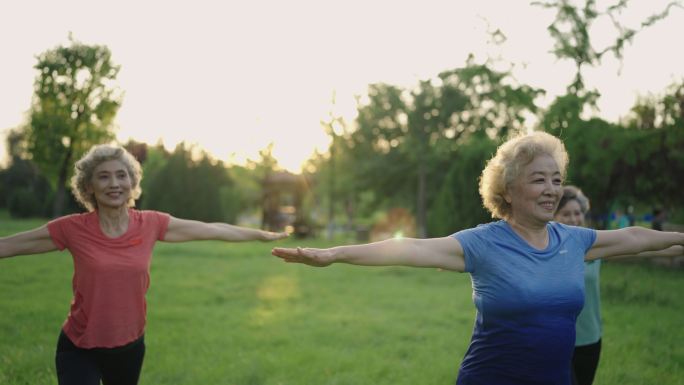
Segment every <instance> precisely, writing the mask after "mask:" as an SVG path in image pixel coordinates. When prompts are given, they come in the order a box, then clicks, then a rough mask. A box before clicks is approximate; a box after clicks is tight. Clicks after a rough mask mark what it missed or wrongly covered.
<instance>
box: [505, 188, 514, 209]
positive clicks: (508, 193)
mask: <svg viewBox="0 0 684 385" xmlns="http://www.w3.org/2000/svg"><path fill="white" fill-rule="evenodd" d="M503 199H504V200H505V201H506V203H508V204H509V205H510V204H511V201H512V200H513V199H512V198H511V188H510V186H506V188H505V189H504V192H503Z"/></svg>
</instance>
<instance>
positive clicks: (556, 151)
mask: <svg viewBox="0 0 684 385" xmlns="http://www.w3.org/2000/svg"><path fill="white" fill-rule="evenodd" d="M542 154H546V155H549V156H551V157H552V158H553V159H554V160H555V161H556V164H557V165H558V169H559V170H560V173H561V177H562V178H563V179H565V175H566V171H567V165H568V153H567V151H566V150H565V146H564V145H563V142H561V140H560V139H558V138H556V137H555V136H553V135H551V134H547V133H546V132H543V131H535V132H533V133H531V134H523V135H519V136H516V137H514V138H512V139H509V140H508V141H506V142H505V143H504V144H502V145H500V146H499V148H498V149H497V150H496V154H495V155H494V156H493V157H492V158H491V159H490V160H489V161H488V162H487V165H486V166H485V168H484V170H482V175H481V176H480V196H481V197H482V203H483V205H484V207H485V208H486V209H487V210H489V212H490V213H491V214H492V218H501V219H506V218H508V217H509V216H510V215H511V204H510V203H508V202H506V199H505V198H504V197H505V194H506V190H507V189H508V187H510V185H511V183H513V181H514V180H515V179H516V178H517V177H518V176H519V174H520V172H521V170H522V168H523V167H524V166H525V165H527V164H528V163H530V162H532V160H534V158H535V157H536V156H538V155H542Z"/></svg>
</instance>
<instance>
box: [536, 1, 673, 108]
mask: <svg viewBox="0 0 684 385" xmlns="http://www.w3.org/2000/svg"><path fill="white" fill-rule="evenodd" d="M532 4H533V5H538V6H541V7H543V8H548V9H553V10H555V11H556V18H555V19H554V21H553V23H551V25H549V26H548V31H549V33H550V34H551V37H552V38H553V39H554V40H555V44H554V48H553V51H552V52H553V53H554V55H556V57H558V58H559V59H561V60H572V61H573V62H574V64H575V79H574V80H573V82H572V83H571V84H570V85H569V86H568V92H569V93H573V94H576V95H580V94H582V92H583V91H584V90H585V89H586V86H585V84H584V78H583V76H582V68H583V67H584V66H590V67H595V66H599V65H600V64H601V60H602V59H603V56H604V55H605V54H607V53H612V54H613V55H614V56H615V57H616V58H618V59H622V57H623V53H624V49H625V45H627V44H629V43H631V42H632V40H633V39H634V37H635V36H636V35H637V34H638V33H639V31H641V30H643V29H644V28H647V27H650V26H652V25H654V24H655V23H656V22H658V21H659V20H662V19H664V18H665V17H667V16H668V15H669V13H670V10H671V9H672V8H674V7H680V8H681V7H682V3H681V1H679V0H676V1H672V2H670V3H669V4H668V5H667V6H666V7H665V9H664V10H663V11H661V12H659V13H654V14H652V15H651V16H649V17H647V18H645V19H644V20H643V21H642V22H641V23H640V25H639V26H638V27H629V26H627V25H625V24H624V23H623V22H621V21H620V18H619V14H620V13H621V12H622V11H624V10H625V9H626V8H627V7H628V5H629V0H619V1H617V2H616V3H615V4H613V5H611V6H609V7H606V8H605V9H600V8H599V6H597V4H596V0H585V1H584V2H580V3H579V4H578V2H576V1H572V0H553V1H534V2H532ZM600 18H608V19H610V21H611V22H612V25H613V27H614V39H613V40H612V41H611V42H610V43H608V44H606V45H605V46H603V47H596V46H595V44H594V42H593V41H592V35H591V33H590V30H591V27H592V26H593V25H594V23H595V22H597V21H598V20H599V19H600Z"/></svg>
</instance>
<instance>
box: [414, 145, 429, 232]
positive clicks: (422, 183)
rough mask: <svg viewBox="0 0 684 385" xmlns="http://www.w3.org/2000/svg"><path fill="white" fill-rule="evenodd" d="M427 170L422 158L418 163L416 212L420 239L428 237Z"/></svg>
mask: <svg viewBox="0 0 684 385" xmlns="http://www.w3.org/2000/svg"><path fill="white" fill-rule="evenodd" d="M426 179H427V175H426V170H425V163H424V160H423V159H422V158H421V159H420V160H419V163H418V201H417V202H416V203H417V210H416V227H417V229H416V231H417V232H418V238H425V237H427V229H426V224H425V222H426V218H425V217H426V215H425V211H426V208H425V194H426V191H425V190H426Z"/></svg>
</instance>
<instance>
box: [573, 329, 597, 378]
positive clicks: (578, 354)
mask: <svg viewBox="0 0 684 385" xmlns="http://www.w3.org/2000/svg"><path fill="white" fill-rule="evenodd" d="M600 356H601V340H598V342H596V343H593V344H591V345H584V346H576V347H575V353H574V354H573V355H572V383H573V384H574V385H591V384H592V383H593V382H594V375H595V374H596V368H597V367H598V363H599V357H600Z"/></svg>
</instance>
